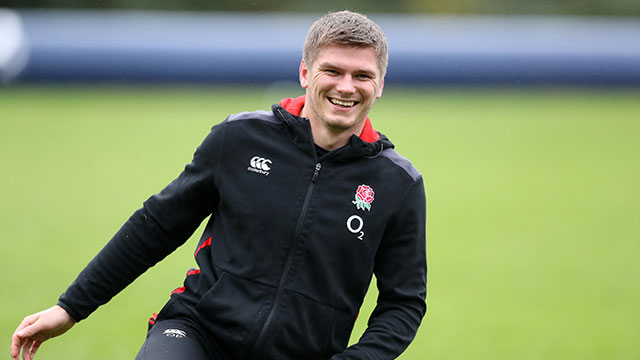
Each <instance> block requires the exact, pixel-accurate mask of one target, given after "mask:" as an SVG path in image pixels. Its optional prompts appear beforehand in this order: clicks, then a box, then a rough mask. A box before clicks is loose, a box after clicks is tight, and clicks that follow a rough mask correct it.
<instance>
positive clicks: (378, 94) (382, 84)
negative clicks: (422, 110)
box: [376, 78, 384, 99]
mask: <svg viewBox="0 0 640 360" xmlns="http://www.w3.org/2000/svg"><path fill="white" fill-rule="evenodd" d="M383 88H384V78H382V81H381V82H380V87H379V88H378V93H377V94H376V99H380V97H381V96H382V89H383Z"/></svg>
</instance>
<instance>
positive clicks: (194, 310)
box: [11, 11, 426, 360]
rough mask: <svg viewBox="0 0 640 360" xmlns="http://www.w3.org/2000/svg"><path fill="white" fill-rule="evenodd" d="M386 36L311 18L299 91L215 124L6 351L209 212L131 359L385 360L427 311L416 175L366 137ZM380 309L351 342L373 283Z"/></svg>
mask: <svg viewBox="0 0 640 360" xmlns="http://www.w3.org/2000/svg"><path fill="white" fill-rule="evenodd" d="M387 59H388V55H387V43H386V38H385V36H384V34H383V33H382V30H380V28H379V27H378V26H377V25H376V24H375V23H373V22H372V21H371V20H369V19H368V18H367V17H365V16H363V15H360V14H357V13H352V12H348V11H343V12H337V13H330V14H327V15H326V16H324V17H323V18H321V19H319V20H318V21H316V22H315V23H314V24H313V25H312V27H311V29H310V30H309V34H308V35H307V40H306V42H305V45H304V50H303V60H302V61H301V64H300V84H301V86H302V87H303V88H304V89H306V95H305V96H302V97H299V98H296V99H285V100H283V101H281V103H280V104H279V105H274V106H273V107H272V111H270V112H266V111H261V112H254V113H241V114H237V115H232V116H230V117H228V118H227V119H226V120H225V121H224V122H222V123H220V124H218V125H216V126H214V127H213V129H212V131H211V133H209V135H208V136H207V137H206V138H205V140H204V142H203V143H202V144H201V145H200V147H199V148H198V149H197V151H196V153H195V155H194V158H193V161H192V162H191V163H190V164H188V165H187V166H186V167H185V170H184V171H183V172H182V174H180V176H179V177H178V178H177V179H176V180H174V181H173V182H172V183H171V184H169V185H168V186H167V187H166V188H165V189H163V190H162V191H161V192H160V193H159V194H156V195H154V196H152V197H151V198H149V199H148V200H147V201H146V202H145V203H144V206H143V207H142V208H141V209H140V210H138V211H136V212H135V213H134V214H133V215H132V216H131V218H130V219H129V220H128V221H127V222H126V223H125V224H124V225H123V227H122V228H121V229H120V230H119V231H118V233H117V234H116V235H115V236H114V237H113V239H112V240H111V241H110V242H109V243H108V244H107V245H106V246H105V248H104V249H103V250H102V251H101V252H100V253H99V254H98V255H97V256H96V257H95V258H94V259H93V260H92V261H91V262H90V263H89V265H87V267H86V268H85V269H84V270H83V271H82V272H81V273H80V275H79V276H78V278H77V279H76V280H75V281H74V283H73V284H71V286H70V287H69V288H68V289H67V291H66V292H65V293H64V294H63V295H62V296H61V297H60V299H59V301H58V304H57V305H55V306H54V307H52V308H50V309H48V310H45V311H43V312H40V313H37V314H34V315H31V316H28V317H26V318H25V319H24V321H23V322H22V323H21V324H20V325H19V326H18V329H17V330H16V332H15V333H14V335H13V338H12V344H11V353H12V356H13V358H14V359H17V358H18V356H19V353H20V351H22V354H23V357H24V358H25V359H31V358H32V357H33V356H34V354H35V352H36V351H37V349H38V348H39V346H40V344H41V343H42V342H43V341H44V340H46V339H49V338H51V337H54V336H57V335H60V334H62V333H64V332H66V331H67V330H69V329H70V328H71V327H72V326H73V324H74V323H75V322H77V321H80V320H83V319H85V318H86V317H88V316H89V314H91V313H92V312H93V311H94V310H95V309H96V308H97V307H98V306H100V305H102V304H104V303H106V302H107V301H109V300H110V299H111V298H112V297H113V296H114V295H115V294H117V293H118V292H119V291H120V290H122V289H123V288H124V287H125V286H127V285H128V284H129V283H131V282H132V281H133V280H134V279H135V278H136V277H137V276H139V275H140V274H142V273H143V272H144V271H145V270H146V269H148V268H149V267H151V266H153V265H154V264H155V263H156V262H158V261H160V260H161V259H162V258H164V257H165V256H166V255H168V254H169V253H171V252H172V251H173V250H174V249H175V248H177V247H178V246H180V245H181V244H183V243H184V242H185V241H186V240H187V239H188V238H189V236H190V235H191V234H192V233H193V232H194V231H195V229H196V228H197V227H198V225H199V224H200V222H201V221H202V220H204V219H205V218H206V217H207V216H209V215H211V218H210V220H209V222H208V224H207V226H206V228H205V231H204V233H203V235H202V237H201V240H200V241H199V243H198V247H197V249H196V251H195V254H194V255H195V258H196V261H197V263H198V265H199V267H200V268H199V269H192V270H190V271H189V272H188V273H187V277H186V279H185V282H184V286H183V287H181V288H178V289H176V290H174V291H173V292H172V294H171V298H170V300H169V302H168V303H167V304H166V305H165V306H164V307H163V309H162V310H161V311H160V312H159V313H158V314H157V316H155V317H153V318H152V319H150V321H149V322H150V324H149V332H148V335H147V339H146V341H145V343H144V344H143V346H142V348H141V350H140V352H139V353H138V356H137V359H329V358H330V359H335V360H337V359H393V358H395V357H397V356H398V355H399V354H400V353H401V352H402V351H403V350H404V349H405V348H406V347H407V346H408V344H409V343H410V342H411V341H412V340H413V338H414V336H415V333H416V331H417V328H418V326H419V324H420V322H421V320H422V317H423V316H424V313H425V311H426V305H425V297H426V254H425V196H424V188H423V182H422V176H421V175H420V174H419V173H418V172H417V171H416V170H415V168H413V166H412V165H411V164H410V163H409V161H407V160H406V159H405V158H403V157H401V156H400V155H398V154H397V153H396V152H395V151H394V150H393V144H392V143H391V142H390V141H389V140H388V139H387V138H386V137H385V136H384V135H382V134H380V133H378V132H376V131H375V130H373V127H372V125H371V122H370V120H369V118H368V117H367V116H368V113H369V110H370V109H371V108H372V106H373V104H374V102H375V100H376V99H378V98H380V96H381V95H382V89H383V85H384V75H385V71H386V67H387ZM373 274H375V275H376V278H377V286H378V290H379V295H378V304H377V306H376V308H375V310H374V312H373V314H372V315H371V317H370V319H369V322H368V328H367V330H366V332H365V333H364V335H363V336H362V338H361V339H360V341H359V342H358V343H357V344H354V345H353V346H351V347H349V348H347V342H348V340H349V336H350V333H351V330H352V328H353V325H354V322H355V320H356V318H357V316H358V310H359V308H360V306H361V304H362V301H363V299H364V296H365V293H366V291H367V288H368V285H369V282H370V280H371V278H372V275H373Z"/></svg>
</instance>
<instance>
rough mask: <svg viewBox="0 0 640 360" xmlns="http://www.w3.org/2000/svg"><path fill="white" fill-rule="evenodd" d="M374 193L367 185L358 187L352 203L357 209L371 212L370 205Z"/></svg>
mask: <svg viewBox="0 0 640 360" xmlns="http://www.w3.org/2000/svg"><path fill="white" fill-rule="evenodd" d="M374 194H375V193H374V191H373V189H372V188H371V187H370V186H369V185H364V184H362V185H360V186H358V190H356V196H355V200H354V201H352V203H354V204H355V205H356V208H357V209H362V210H365V209H366V210H369V211H371V203H372V202H373V199H374Z"/></svg>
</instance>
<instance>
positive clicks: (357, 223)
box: [347, 215, 364, 240]
mask: <svg viewBox="0 0 640 360" xmlns="http://www.w3.org/2000/svg"><path fill="white" fill-rule="evenodd" d="M363 227H364V220H362V218H361V217H360V216H358V215H351V216H350V217H349V218H348V219H347V229H348V230H349V231H350V232H351V233H352V234H358V239H359V240H362V239H363V238H364V231H362V228H363Z"/></svg>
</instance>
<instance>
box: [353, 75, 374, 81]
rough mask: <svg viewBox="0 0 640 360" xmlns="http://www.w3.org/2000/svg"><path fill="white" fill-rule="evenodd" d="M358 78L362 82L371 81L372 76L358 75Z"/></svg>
mask: <svg viewBox="0 0 640 360" xmlns="http://www.w3.org/2000/svg"><path fill="white" fill-rule="evenodd" d="M356 77H357V78H358V79H361V80H369V79H371V75H369V74H357V75H356Z"/></svg>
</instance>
